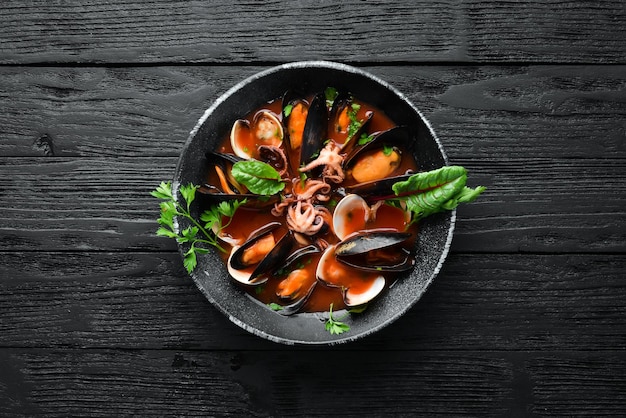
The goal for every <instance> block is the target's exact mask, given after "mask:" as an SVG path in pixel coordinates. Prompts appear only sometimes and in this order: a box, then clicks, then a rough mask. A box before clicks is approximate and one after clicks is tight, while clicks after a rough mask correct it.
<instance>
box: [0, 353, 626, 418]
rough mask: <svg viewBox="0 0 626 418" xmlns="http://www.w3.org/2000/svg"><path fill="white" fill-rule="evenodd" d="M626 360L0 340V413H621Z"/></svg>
mask: <svg viewBox="0 0 626 418" xmlns="http://www.w3.org/2000/svg"><path fill="white" fill-rule="evenodd" d="M625 360H626V357H625V356H624V354H623V353H610V354H607V353H569V352H547V353H545V354H534V353H521V354H513V355H511V354H509V353H501V352H471V351H468V352H463V353H458V352H440V351H437V352H421V353H417V352H413V351H403V350H397V351H394V352H393V353H392V354H391V353H386V354H381V353H375V352H368V351H365V352H363V351H342V352H341V353H337V352H336V351H334V350H332V349H321V350H310V351H308V350H307V351H302V350H291V349H290V350H278V351H273V350H272V351H260V352H259V351H248V350H236V351H210V352H207V351H187V350H176V351H174V350H160V351H145V350H131V351H119V350H107V349H99V350H75V349H59V350H15V349H2V350H0V364H2V366H3V371H4V373H2V374H1V375H0V412H1V413H3V414H4V415H9V414H18V415H22V414H25V415H29V416H32V415H45V416H50V417H56V416H67V415H80V416H103V415H106V416H126V415H141V416H146V415H153V414H154V415H159V416H163V415H170V414H171V415H202V416H207V415H208V416H225V417H230V416H233V417H240V416H253V417H268V416H292V417H311V416H330V415H341V416H347V417H359V416H372V415H374V416H433V415H444V416H451V415H454V416H528V415H537V416H555V415H563V416H577V415H581V414H591V415H594V416H598V415H605V414H606V415H610V414H614V415H616V416H617V415H623V414H624V413H625V412H626V396H625V395H624V389H625V387H624V379H623V378H624V376H625V373H626V361H625ZM565 376H566V378H565V379H563V378H564V377H565Z"/></svg>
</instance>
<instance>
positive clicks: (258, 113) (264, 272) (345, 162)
mask: <svg viewBox="0 0 626 418" xmlns="http://www.w3.org/2000/svg"><path fill="white" fill-rule="evenodd" d="M412 143H413V138H412V137H411V134H410V133H409V130H408V129H406V128H403V127H398V126H396V124H395V123H394V122H393V121H392V120H391V119H390V118H389V117H388V116H387V115H385V114H384V113H383V112H381V111H380V110H379V109H378V108H376V107H375V106H372V105H371V104H368V103H366V102H363V101H361V100H359V99H357V98H355V97H353V96H352V95H351V94H350V93H349V92H339V93H337V91H336V90H334V89H333V90H331V89H327V90H326V91H323V92H316V93H314V94H304V95H298V94H296V93H294V92H288V93H286V94H285V95H284V96H283V97H281V98H278V99H276V100H273V101H271V102H269V103H267V104H265V105H263V106H262V107H260V108H258V109H255V110H254V111H252V112H250V113H248V114H247V115H242V117H241V119H239V120H237V121H235V122H234V123H233V126H232V129H231V130H230V133H229V135H228V137H227V138H224V139H223V140H222V141H221V143H220V144H219V146H218V148H217V149H216V150H213V151H212V152H210V153H207V159H208V162H209V164H208V167H209V172H208V173H207V176H206V179H205V183H206V184H205V185H204V186H203V188H202V190H200V192H201V194H202V195H204V197H203V200H202V201H201V203H202V204H203V205H216V204H219V203H220V202H221V201H233V200H237V201H239V202H240V203H241V204H240V206H239V207H238V209H237V210H236V212H235V213H234V215H233V216H232V217H231V218H230V219H224V222H223V226H222V229H221V230H220V231H219V233H220V234H221V236H224V237H229V238H230V239H229V240H225V242H226V244H227V245H226V251H225V253H224V261H225V263H226V264H227V268H228V272H229V274H230V275H231V276H232V277H233V279H234V281H235V282H236V283H237V284H238V285H240V286H241V287H242V289H244V290H245V291H247V292H248V293H249V294H250V295H251V296H252V297H254V298H257V299H259V300H260V301H261V302H263V303H267V304H271V305H273V306H278V308H277V309H278V311H279V313H281V314H283V315H291V314H294V313H297V312H302V311H306V312H315V311H327V310H328V309H329V306H330V305H331V304H333V306H334V309H335V310H337V309H341V308H346V307H354V306H360V305H364V304H367V303H368V302H370V301H371V300H372V299H374V298H376V297H377V296H378V295H380V294H381V293H382V292H384V291H385V289H386V288H387V286H388V285H389V284H390V283H391V282H393V281H394V280H398V279H400V280H401V277H400V276H399V274H401V273H402V272H404V271H406V270H408V269H411V268H412V267H413V257H414V254H413V253H412V248H413V245H414V242H415V237H416V234H417V225H416V224H415V223H414V222H411V215H410V212H408V211H406V210H405V209H403V208H402V207H399V205H398V204H393V203H390V202H387V201H386V197H387V196H391V195H392V194H393V192H392V191H391V185H392V184H393V180H394V179H398V178H404V177H403V176H406V175H408V174H410V173H412V172H414V171H415V170H417V166H416V163H415V161H414V158H413V149H412ZM249 161H257V162H260V163H264V164H267V165H268V166H270V167H271V168H272V170H275V172H276V173H277V174H276V175H275V176H274V177H273V180H272V181H274V182H280V183H281V189H280V191H279V192H277V193H276V192H274V193H271V194H268V195H260V194H259V195H257V194H255V193H251V192H250V190H249V189H248V187H247V184H246V181H240V180H239V179H238V178H236V177H237V176H236V175H233V172H231V171H233V167H234V166H236V165H237V164H238V163H240V162H249ZM254 175H256V174H254ZM254 175H252V176H253V177H254ZM265 180H266V179H265V177H263V175H260V174H259V175H256V177H255V178H254V181H258V182H261V183H262V182H263V181H265ZM248 186H249V185H248Z"/></svg>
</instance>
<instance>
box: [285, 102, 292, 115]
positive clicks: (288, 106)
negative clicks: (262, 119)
mask: <svg viewBox="0 0 626 418" xmlns="http://www.w3.org/2000/svg"><path fill="white" fill-rule="evenodd" d="M292 110H293V105H292V104H288V105H287V106H285V107H284V108H283V113H284V114H285V117H287V116H289V115H291V111H292Z"/></svg>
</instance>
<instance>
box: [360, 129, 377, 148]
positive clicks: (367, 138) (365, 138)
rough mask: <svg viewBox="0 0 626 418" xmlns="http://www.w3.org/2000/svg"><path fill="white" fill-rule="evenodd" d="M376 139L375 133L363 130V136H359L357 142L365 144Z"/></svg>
mask: <svg viewBox="0 0 626 418" xmlns="http://www.w3.org/2000/svg"><path fill="white" fill-rule="evenodd" d="M373 139H374V135H368V134H366V133H365V132H363V133H362V134H361V137H360V138H359V140H358V141H357V144H359V145H365V144H367V143H368V142H371V141H372V140H373Z"/></svg>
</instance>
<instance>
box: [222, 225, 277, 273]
mask: <svg viewBox="0 0 626 418" xmlns="http://www.w3.org/2000/svg"><path fill="white" fill-rule="evenodd" d="M278 227H280V222H270V223H269V224H267V225H264V226H262V227H261V228H259V229H257V230H255V231H253V232H252V233H251V234H250V235H249V236H248V239H247V240H246V242H244V243H243V244H241V246H240V247H239V248H237V250H236V251H235V253H234V254H233V255H232V257H231V266H232V267H233V268H234V269H235V270H243V269H245V268H246V267H247V266H246V265H245V264H243V263H242V261H241V257H242V256H243V252H244V250H246V249H247V248H249V247H251V246H252V245H254V243H255V242H257V241H258V240H259V238H261V237H263V236H265V235H266V234H269V233H271V232H272V231H273V230H275V229H276V228H278Z"/></svg>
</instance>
